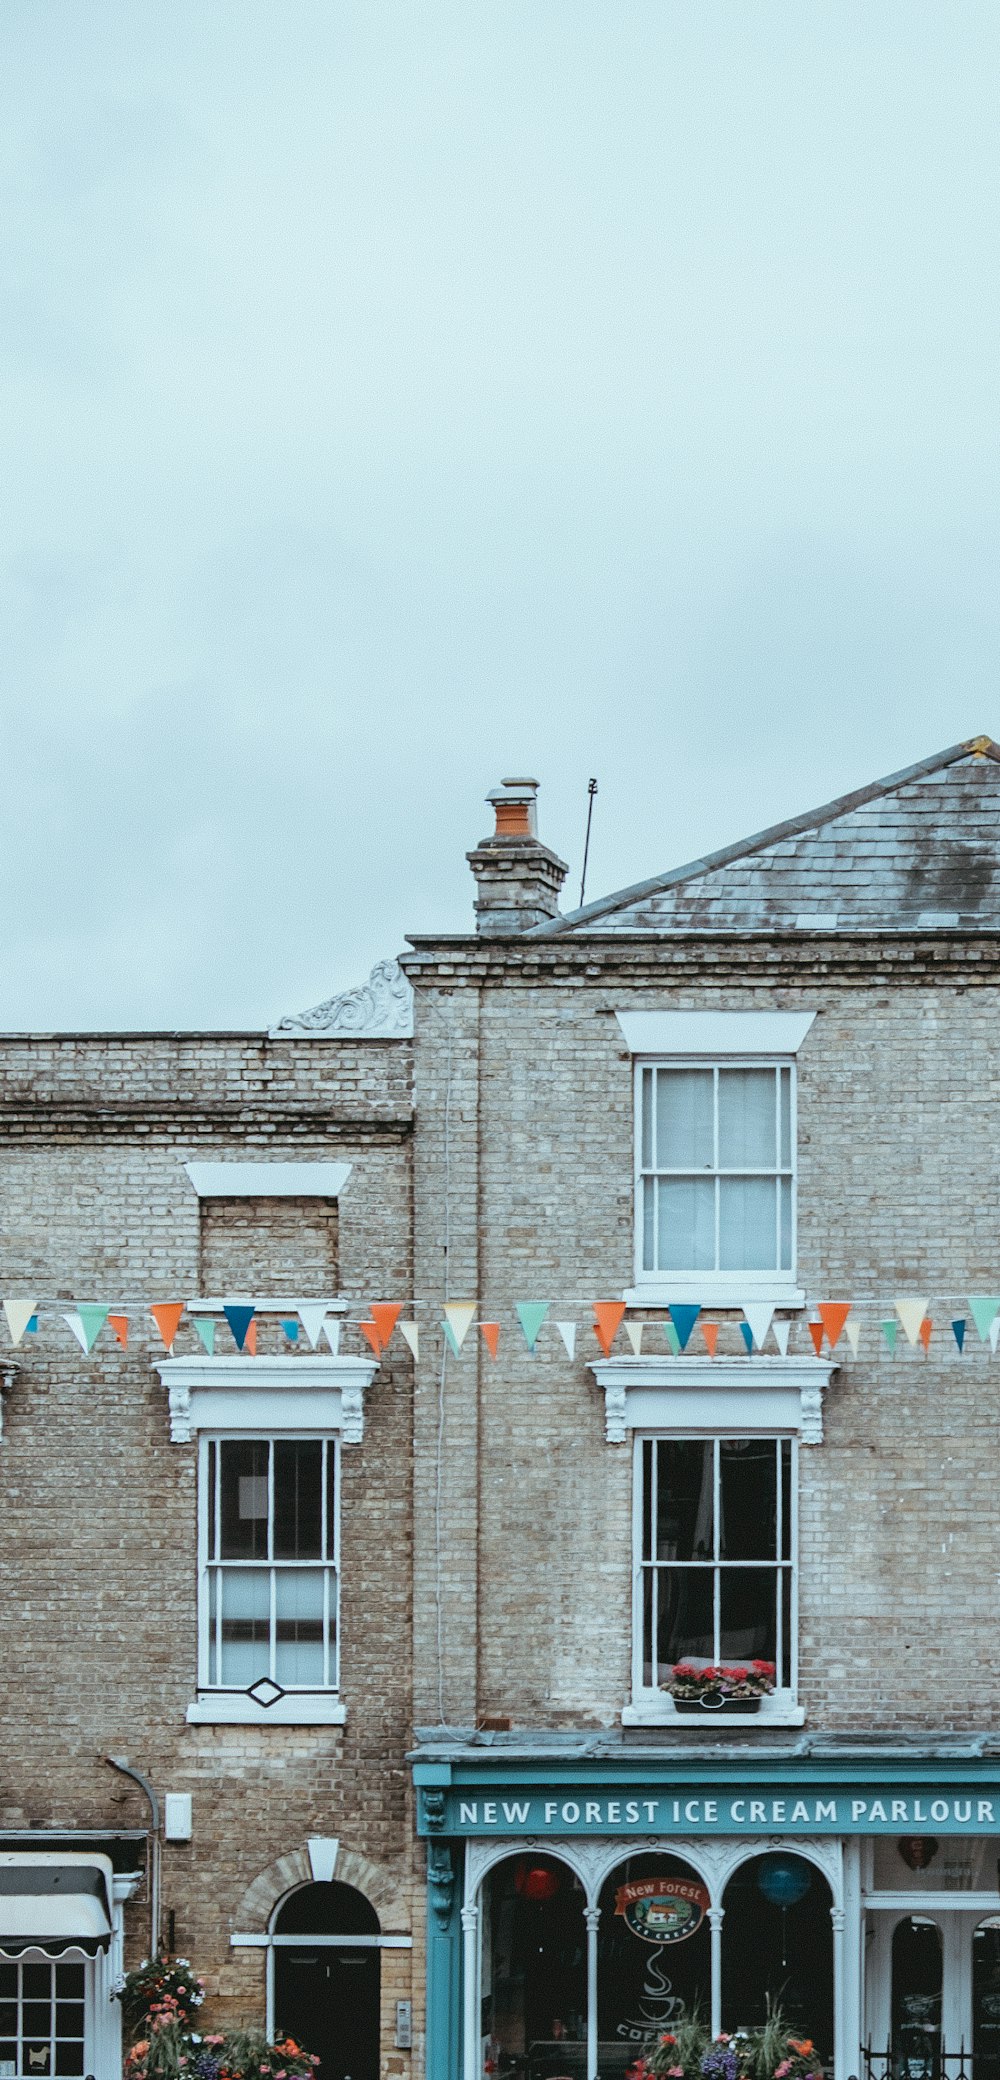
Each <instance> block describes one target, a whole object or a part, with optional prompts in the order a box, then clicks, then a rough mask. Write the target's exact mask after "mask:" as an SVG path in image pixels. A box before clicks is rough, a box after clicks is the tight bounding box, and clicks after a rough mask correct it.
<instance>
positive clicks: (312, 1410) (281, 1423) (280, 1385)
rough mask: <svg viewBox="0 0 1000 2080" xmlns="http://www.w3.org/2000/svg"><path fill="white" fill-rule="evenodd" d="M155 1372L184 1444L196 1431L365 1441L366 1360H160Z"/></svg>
mask: <svg viewBox="0 0 1000 2080" xmlns="http://www.w3.org/2000/svg"><path fill="white" fill-rule="evenodd" d="M156 1369H157V1372H158V1373H159V1375H160V1378H161V1380H162V1381H163V1384H164V1386H165V1387H166V1389H167V1394H168V1397H169V1403H170V1436H171V1439H172V1441H173V1443H174V1444H190V1442H191V1439H192V1437H194V1436H195V1435H196V1434H197V1432H198V1431H199V1430H222V1431H233V1430H235V1431H241V1430H245V1431H247V1432H249V1433H250V1434H252V1435H253V1436H257V1437H272V1436H279V1437H280V1436H284V1435H288V1434H290V1433H297V1432H301V1431H303V1430H307V1431H329V1432H337V1433H339V1435H340V1438H341V1441H342V1443H343V1444H360V1443H361V1441H362V1438H363V1436H364V1395H365V1389H366V1387H369V1386H370V1385H371V1382H372V1380H373V1379H374V1377H375V1374H376V1372H377V1370H378V1367H377V1365H376V1363H375V1360H374V1359H373V1358H359V1357H336V1358H335V1357H333V1356H332V1355H331V1356H326V1355H325V1354H321V1353H311V1354H310V1355H308V1356H301V1357H298V1356H291V1355H289V1356H283V1355H279V1356H276V1357H260V1358H258V1357H253V1358H250V1357H243V1356H237V1357H230V1356H226V1357H220V1358H215V1357H212V1358H210V1357H208V1356H207V1354H206V1355H204V1356H198V1357H185V1358H161V1359H160V1362H159V1364H158V1365H157V1368H156Z"/></svg>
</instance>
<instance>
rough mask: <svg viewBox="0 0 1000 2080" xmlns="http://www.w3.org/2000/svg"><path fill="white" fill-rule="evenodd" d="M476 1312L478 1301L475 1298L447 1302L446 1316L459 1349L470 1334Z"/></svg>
mask: <svg viewBox="0 0 1000 2080" xmlns="http://www.w3.org/2000/svg"><path fill="white" fill-rule="evenodd" d="M475 1314H476V1303H475V1301H474V1300H448V1301H446V1303H445V1309H444V1318H445V1321H446V1322H447V1324H448V1327H449V1329H450V1330H451V1333H452V1335H453V1337H454V1338H455V1343H456V1345H457V1348H458V1349H459V1350H461V1348H462V1345H463V1343H464V1342H465V1339H466V1337H467V1336H468V1333H469V1330H470V1329H471V1327H472V1324H473V1321H474V1320H475Z"/></svg>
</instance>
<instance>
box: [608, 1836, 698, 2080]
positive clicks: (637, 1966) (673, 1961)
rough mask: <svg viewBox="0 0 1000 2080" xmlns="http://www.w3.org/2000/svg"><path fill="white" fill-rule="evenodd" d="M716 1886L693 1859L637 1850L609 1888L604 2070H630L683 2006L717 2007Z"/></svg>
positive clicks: (616, 1872) (620, 1867)
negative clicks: (712, 1911)
mask: <svg viewBox="0 0 1000 2080" xmlns="http://www.w3.org/2000/svg"><path fill="white" fill-rule="evenodd" d="M708 1905H709V1894H708V1888H707V1886H706V1885H705V1884H704V1882H703V1880H702V1879H701V1877H700V1876H699V1874H698V1872H697V1871H696V1870H695V1869H694V1868H693V1867H692V1865H691V1864H689V1863H685V1862H683V1861H682V1860H681V1858H680V1857H678V1856H671V1855H669V1854H665V1853H664V1854H661V1853H659V1852H657V1851H654V1852H652V1853H645V1854H643V1855H641V1856H630V1857H629V1858H628V1860H627V1861H626V1862H625V1863H620V1864H619V1865H618V1866H617V1869H616V1870H614V1871H613V1872H612V1874H611V1876H610V1877H609V1878H608V1879H607V1881H606V1883H605V1885H604V1888H603V1890H602V1892H601V1898H600V1908H601V1918H600V1922H599V1923H598V1935H597V2027H598V2036H599V2039H600V2049H601V2068H600V2070H601V2073H602V2076H603V2075H604V2074H605V2073H607V2074H608V2075H614V2074H615V2073H618V2072H622V2071H624V2064H623V2062H622V2059H621V2058H620V2057H618V2056H617V2055H616V2054H618V2053H619V2052H620V2053H624V2052H625V2051H626V2050H627V2051H628V2053H629V2058H628V2060H627V2061H626V2063H631V2062H632V2060H634V2058H635V2056H636V2052H637V2051H638V2050H639V2049H640V2048H641V2047H642V2045H643V2044H645V2043H648V2041H649V2039H650V2037H652V2036H655V2035H656V2034H657V2033H658V2032H659V2031H662V2030H668V2029H669V2028H670V2025H671V2023H672V2022H674V2021H676V2019H677V2017H678V2015H679V2014H680V2012H681V2010H682V2009H684V2010H686V2011H687V2012H688V2013H689V2014H690V2013H691V2012H692V2011H693V2010H694V2009H696V2008H697V2009H698V2010H699V2011H700V2013H701V2014H702V2015H703V2016H704V2017H705V2018H706V2019H707V2017H708V2016H709V2014H710V2011H711V1977H712V1960H711V1937H710V1933H709V1923H708Z"/></svg>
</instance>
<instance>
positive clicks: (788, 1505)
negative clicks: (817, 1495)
mask: <svg viewBox="0 0 1000 2080" xmlns="http://www.w3.org/2000/svg"><path fill="white" fill-rule="evenodd" d="M791 1557H792V1442H791V1438H789V1437H783V1438H782V1440H781V1558H782V1559H783V1560H790V1559H791Z"/></svg>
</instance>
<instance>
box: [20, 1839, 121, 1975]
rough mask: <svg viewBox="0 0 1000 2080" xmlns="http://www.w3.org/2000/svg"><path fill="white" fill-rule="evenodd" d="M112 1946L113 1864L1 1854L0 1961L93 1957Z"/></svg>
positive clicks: (95, 1857)
mask: <svg viewBox="0 0 1000 2080" xmlns="http://www.w3.org/2000/svg"><path fill="white" fill-rule="evenodd" d="M110 1941H111V1863H110V1860H109V1858H108V1857H106V1856H99V1855H95V1854H88V1855H80V1856H73V1855H71V1854H66V1853H63V1854H58V1853H55V1854H47V1853H44V1852H42V1853H39V1854H31V1853H27V1852H24V1851H18V1852H14V1853H11V1852H10V1851H7V1852H2V1851H0V1956H2V1957H19V1956H20V1955H21V1953H22V1951H25V1950H41V1951H43V1952H44V1953H45V1955H46V1956H48V1957H60V1956H62V1954H63V1953H64V1951H67V1950H83V1951H85V1952H87V1953H88V1954H89V1955H93V1953H94V1952H95V1951H97V1950H106V1949H107V1946H108V1944H109V1942H110Z"/></svg>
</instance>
